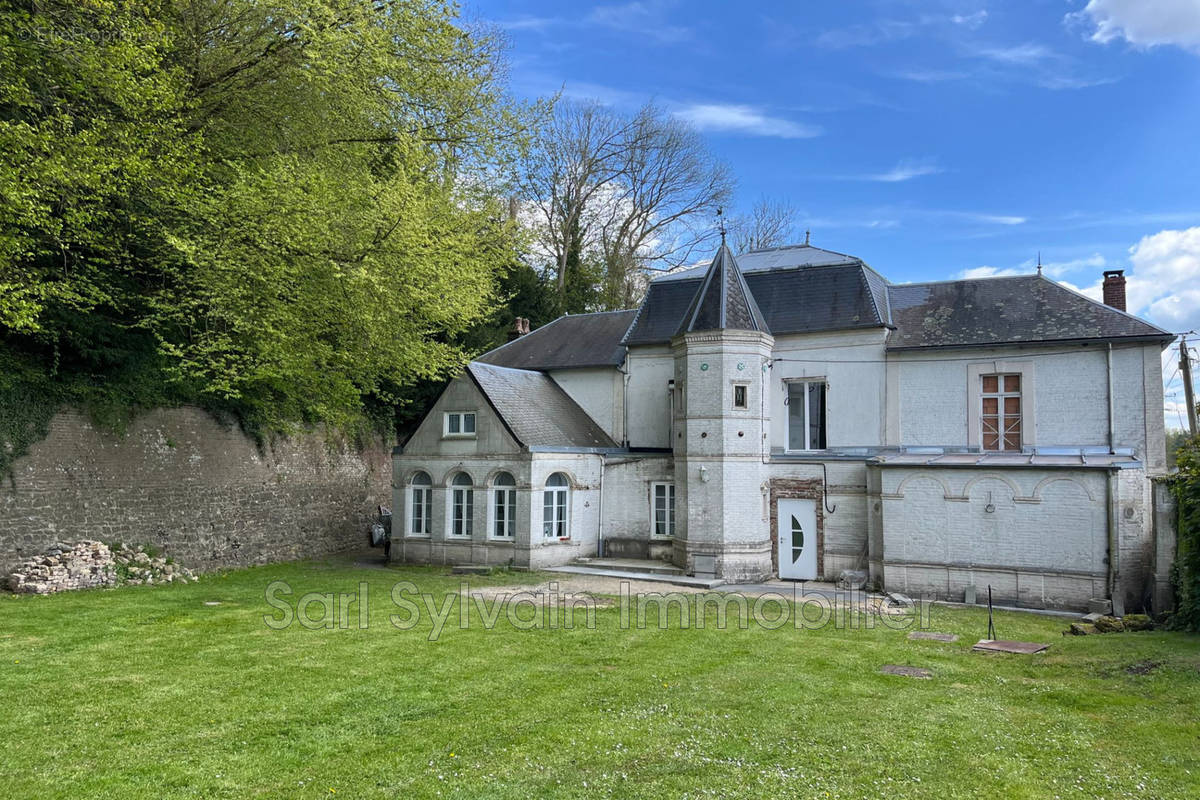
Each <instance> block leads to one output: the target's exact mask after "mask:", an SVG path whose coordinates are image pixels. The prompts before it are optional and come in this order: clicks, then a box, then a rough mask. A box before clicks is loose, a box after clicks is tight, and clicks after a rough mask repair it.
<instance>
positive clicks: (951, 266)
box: [464, 0, 1200, 424]
mask: <svg viewBox="0 0 1200 800" xmlns="http://www.w3.org/2000/svg"><path fill="white" fill-rule="evenodd" d="M464 11H465V13H466V15H467V16H468V17H469V18H475V19H479V20H485V21H488V22H491V23H494V24H496V25H499V26H500V27H501V28H503V29H504V30H505V31H506V33H507V34H508V36H509V38H510V40H511V50H510V52H509V57H510V61H511V83H512V88H513V90H514V91H515V92H516V93H517V94H518V95H522V96H528V97H534V96H546V95H549V94H551V93H553V92H556V91H558V90H560V89H561V90H562V92H563V94H564V95H565V96H567V97H572V98H580V99H584V98H587V99H595V100H598V101H600V102H603V103H606V104H610V105H612V106H614V107H618V108H628V109H633V108H635V107H637V106H639V105H641V104H642V103H644V102H645V101H647V100H649V99H654V100H656V101H657V102H658V103H660V104H662V105H663V106H664V107H666V108H667V109H668V110H670V111H671V112H672V113H674V114H677V115H678V116H679V117H681V118H683V119H687V120H690V121H691V122H692V123H693V124H695V125H696V127H697V128H699V129H700V130H701V131H702V132H703V133H704V135H705V137H706V139H707V140H708V142H709V144H710V146H711V147H712V149H713V150H714V151H715V152H716V153H717V154H718V155H720V156H721V157H722V158H724V159H725V160H726V161H728V162H729V164H730V165H731V166H732V168H733V170H734V172H735V174H736V176H737V179H738V192H737V208H735V209H733V211H735V212H736V211H738V210H746V209H748V208H749V206H750V205H752V204H753V203H754V201H755V200H757V199H758V198H760V197H767V198H771V199H774V200H781V201H787V202H789V203H791V204H792V205H793V206H794V207H796V208H797V209H798V211H799V212H800V229H801V230H803V229H804V228H806V227H807V228H810V229H811V230H812V241H813V244H816V245H818V246H822V247H828V248H830V249H833V250H838V251H842V252H847V253H852V254H854V255H857V256H861V257H863V258H865V259H866V260H867V261H868V262H870V263H871V264H872V265H873V266H875V267H876V268H877V269H879V270H880V271H881V272H883V273H884V274H885V275H887V276H888V277H889V278H890V279H891V280H893V281H915V280H937V279H946V278H954V277H960V276H982V275H988V274H996V273H1008V272H1032V271H1033V269H1034V264H1035V260H1036V258H1037V254H1038V252H1039V251H1040V252H1041V258H1042V261H1043V263H1044V264H1045V265H1047V270H1048V273H1049V274H1050V275H1052V276H1053V277H1055V278H1057V279H1059V280H1062V281H1064V282H1067V283H1070V284H1071V285H1072V286H1075V287H1078V288H1080V289H1082V290H1084V291H1087V292H1089V293H1096V295H1097V296H1098V285H1099V279H1100V273H1101V272H1102V270H1104V269H1114V268H1115V269H1122V268H1123V269H1126V270H1127V275H1128V276H1129V279H1130V284H1129V295H1130V306H1131V308H1130V310H1131V311H1133V312H1135V313H1138V314H1140V315H1142V316H1145V317H1147V318H1149V319H1151V320H1152V321H1154V322H1156V323H1158V324H1160V325H1162V326H1163V327H1165V328H1167V329H1169V330H1172V331H1185V330H1189V329H1200V0H1091V2H1087V0H1023V1H1022V2H997V0H992V1H991V2H984V1H982V0H924V2H918V1H917V0H855V1H849V0H848V1H847V2H836V3H819V2H803V3H802V2H790V3H785V2H778V3H753V2H740V3H730V2H712V1H711V0H705V1H704V2H697V1H694V0H689V1H688V2H671V1H670V0H643V1H642V2H632V3H615V4H587V3H568V2H561V0H560V1H559V2H554V1H553V0H508V1H507V2H494V1H493V0H473V2H469V3H468V4H467V6H466V7H465V9H464ZM1166 374H1170V369H1168V370H1166ZM1178 390H1179V383H1178V379H1175V383H1174V385H1173V386H1168V392H1171V391H1178ZM1170 399H1171V398H1168V400H1170ZM1174 416H1175V414H1174V413H1172V409H1171V408H1170V406H1169V407H1168V420H1169V422H1170V424H1174V423H1175V421H1174V419H1173V417H1174Z"/></svg>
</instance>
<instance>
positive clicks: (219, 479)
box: [0, 408, 391, 573]
mask: <svg viewBox="0 0 1200 800" xmlns="http://www.w3.org/2000/svg"><path fill="white" fill-rule="evenodd" d="M390 461H391V457H390V449H389V448H388V447H387V446H386V445H385V443H384V442H382V441H380V442H377V443H374V444H373V445H371V446H370V447H368V448H367V449H365V450H363V451H359V450H358V449H356V448H354V447H353V446H351V445H348V444H347V443H346V442H344V441H342V439H341V438H340V437H333V436H331V437H326V436H323V435H320V434H306V435H301V436H297V437H294V438H290V439H286V440H281V441H277V442H275V443H273V444H271V445H266V446H264V447H263V448H262V449H261V450H260V449H259V448H258V447H257V446H256V445H255V443H254V441H253V440H251V439H249V438H247V437H246V436H245V435H243V434H242V433H241V432H240V431H239V430H237V429H236V428H232V429H230V428H226V427H224V426H222V425H221V424H219V423H218V422H217V421H216V420H214V419H213V418H212V417H211V416H210V415H208V414H207V413H205V412H204V411H201V410H200V409H196V408H178V409H164V410H157V411H153V412H150V413H147V414H145V415H143V416H141V417H139V418H138V419H136V420H135V421H134V422H133V423H132V424H131V425H130V428H129V430H128V432H127V433H126V434H125V435H124V436H118V435H114V434H112V433H108V432H105V431H101V430H98V429H96V428H95V427H94V426H93V425H92V424H91V423H90V422H89V421H88V419H87V418H86V417H84V416H82V415H79V414H75V413H61V414H59V415H58V416H56V417H55V418H54V420H53V422H52V423H51V428H50V433H49V435H48V436H47V437H46V438H45V439H44V440H42V441H41V442H39V443H37V444H36V445H34V447H33V448H32V450H31V452H30V453H29V455H27V456H25V457H24V458H21V459H20V460H18V461H17V462H16V464H15V468H14V471H13V473H12V476H11V478H9V479H6V480H5V481H4V483H3V485H2V486H0V571H2V572H3V573H7V572H8V571H9V570H10V569H11V568H12V567H13V566H14V565H15V564H16V563H17V562H19V561H20V560H22V559H23V558H27V557H28V556H30V555H33V554H35V553H40V552H41V551H42V550H44V549H45V548H46V547H48V546H50V545H51V544H53V543H55V542H57V541H77V540H80V539H99V540H102V541H106V542H111V541H124V542H127V543H130V544H150V545H153V546H155V547H157V548H160V549H162V550H163V551H164V553H166V554H168V555H171V556H174V557H175V558H176V559H178V560H179V561H180V562H181V563H182V564H184V565H186V566H188V567H191V568H194V569H199V570H210V569H214V568H218V567H226V566H239V565H248V564H263V563H268V562H273V561H284V560H289V559H296V558H305V557H314V556H321V555H326V554H329V553H333V552H337V551H343V550H347V549H352V548H358V547H361V546H362V545H363V544H365V543H366V535H367V534H366V531H367V528H368V526H369V525H370V520H371V517H372V515H373V514H374V509H375V506H376V505H377V504H380V503H382V504H384V505H387V504H388V503H389V499H390V491H391V490H390V484H391V466H390Z"/></svg>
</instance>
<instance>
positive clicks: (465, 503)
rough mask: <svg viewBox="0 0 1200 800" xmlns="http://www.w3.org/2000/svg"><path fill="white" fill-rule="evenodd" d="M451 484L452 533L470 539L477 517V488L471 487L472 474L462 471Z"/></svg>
mask: <svg viewBox="0 0 1200 800" xmlns="http://www.w3.org/2000/svg"><path fill="white" fill-rule="evenodd" d="M450 485H451V490H450V535H451V536H458V537H460V538H464V539H469V538H471V533H472V532H473V527H474V526H473V524H472V520H473V519H474V517H475V490H474V489H473V488H471V476H470V475H468V474H467V473H465V472H460V473H458V474H457V475H455V476H454V480H453V481H451V484H450Z"/></svg>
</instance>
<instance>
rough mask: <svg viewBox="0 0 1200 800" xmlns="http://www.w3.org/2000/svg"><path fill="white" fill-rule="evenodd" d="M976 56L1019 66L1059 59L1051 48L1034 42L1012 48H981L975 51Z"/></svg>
mask: <svg viewBox="0 0 1200 800" xmlns="http://www.w3.org/2000/svg"><path fill="white" fill-rule="evenodd" d="M975 54H976V55H978V56H980V57H982V58H986V59H988V60H990V61H999V62H1000V63H1002V64H1019V65H1030V64H1040V63H1041V62H1043V61H1046V60H1048V59H1053V58H1056V57H1057V54H1056V53H1055V52H1054V51H1053V50H1051V49H1050V48H1048V47H1046V46H1045V45H1040V44H1035V43H1033V42H1026V43H1025V44H1018V45H1012V46H1010V47H980V48H978V49H977V50H975Z"/></svg>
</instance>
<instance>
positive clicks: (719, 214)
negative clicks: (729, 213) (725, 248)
mask: <svg viewBox="0 0 1200 800" xmlns="http://www.w3.org/2000/svg"><path fill="white" fill-rule="evenodd" d="M724 213H725V209H723V208H721V207H720V206H717V229H718V230H720V231H721V244H725V217H724V216H723V215H724Z"/></svg>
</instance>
